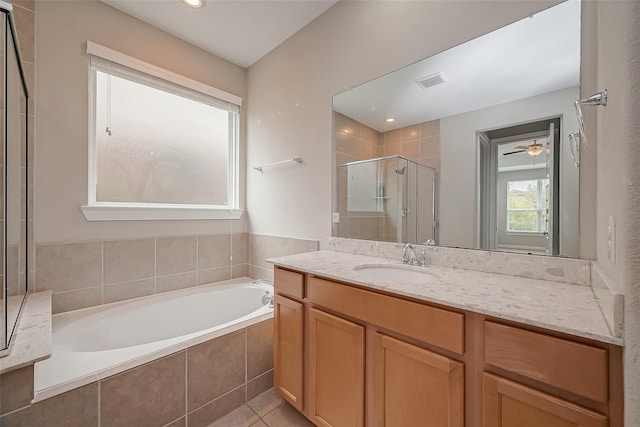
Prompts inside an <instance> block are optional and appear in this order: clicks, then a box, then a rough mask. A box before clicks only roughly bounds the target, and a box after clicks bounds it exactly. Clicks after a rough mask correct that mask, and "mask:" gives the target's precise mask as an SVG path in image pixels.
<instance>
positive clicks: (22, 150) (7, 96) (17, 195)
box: [0, 2, 30, 355]
mask: <svg viewBox="0 0 640 427" xmlns="http://www.w3.org/2000/svg"><path fill="white" fill-rule="evenodd" d="M0 11H2V12H3V13H1V14H0V19H1V21H2V22H1V23H0V25H1V29H0V31H1V33H2V41H3V42H2V44H1V45H0V53H1V55H0V56H1V57H2V64H3V67H2V74H3V80H4V81H3V83H4V84H2V86H1V88H0V90H1V91H2V96H1V97H0V99H1V100H2V104H1V105H2V119H3V120H2V132H0V140H1V141H2V156H1V157H0V159H2V164H1V165H0V168H1V170H2V173H0V177H2V185H1V186H0V189H1V193H2V197H1V198H0V200H1V201H2V209H0V214H1V215H2V218H0V224H1V227H0V230H1V233H2V237H3V238H2V254H3V256H2V272H1V273H2V294H1V297H2V304H0V307H1V310H2V313H1V316H0V319H1V320H0V325H1V332H0V355H2V353H5V354H6V352H7V349H8V347H9V343H10V341H11V337H12V335H13V333H14V330H15V327H16V324H17V321H18V317H19V315H20V310H21V308H22V305H23V303H24V300H25V295H26V294H27V280H28V278H27V272H28V271H29V267H30V266H29V265H28V261H27V253H28V244H27V238H28V235H27V223H28V220H27V218H29V216H28V213H27V209H28V202H27V200H28V194H29V192H28V188H29V186H28V182H27V176H28V158H29V153H28V143H27V137H28V136H27V133H28V128H29V126H28V122H27V120H28V117H29V115H28V93H27V86H26V81H25V79H24V73H23V68H22V63H21V61H20V53H19V48H18V42H17V38H16V32H15V27H14V24H13V19H12V16H11V14H10V12H11V6H10V5H8V4H6V3H4V2H0Z"/></svg>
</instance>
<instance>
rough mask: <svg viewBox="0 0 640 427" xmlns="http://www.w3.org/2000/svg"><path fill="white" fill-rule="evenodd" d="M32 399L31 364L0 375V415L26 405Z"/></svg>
mask: <svg viewBox="0 0 640 427" xmlns="http://www.w3.org/2000/svg"><path fill="white" fill-rule="evenodd" d="M31 399H33V365H29V366H25V367H23V368H19V369H16V370H14V371H9V372H7V373H5V374H2V375H1V376H0V416H1V415H4V414H6V413H9V412H12V411H15V410H16V409H20V408H22V407H24V406H28V405H29V403H31Z"/></svg>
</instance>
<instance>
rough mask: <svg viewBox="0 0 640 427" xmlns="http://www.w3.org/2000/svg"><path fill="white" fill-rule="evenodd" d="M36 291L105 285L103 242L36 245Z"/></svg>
mask: <svg viewBox="0 0 640 427" xmlns="http://www.w3.org/2000/svg"><path fill="white" fill-rule="evenodd" d="M36 269H37V275H36V290H37V291H44V290H49V289H51V290H53V291H66V290H74V289H82V288H91V287H94V286H100V285H102V242H88V243H63V244H50V245H37V247H36Z"/></svg>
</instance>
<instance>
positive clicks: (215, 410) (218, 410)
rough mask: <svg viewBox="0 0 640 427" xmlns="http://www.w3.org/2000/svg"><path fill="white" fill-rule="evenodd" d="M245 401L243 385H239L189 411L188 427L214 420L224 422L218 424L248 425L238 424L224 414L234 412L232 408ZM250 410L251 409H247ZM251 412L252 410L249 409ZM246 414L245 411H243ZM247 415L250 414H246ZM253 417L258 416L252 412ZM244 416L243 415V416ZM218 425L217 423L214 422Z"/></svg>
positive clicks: (201, 425)
mask: <svg viewBox="0 0 640 427" xmlns="http://www.w3.org/2000/svg"><path fill="white" fill-rule="evenodd" d="M244 402H245V387H244V386H242V387H239V388H237V389H235V390H233V391H231V392H230V393H227V394H225V395H224V396H221V397H219V398H218V399H216V400H214V401H213V402H209V403H207V404H205V405H203V406H201V407H199V408H198V409H196V410H195V411H193V412H191V413H190V414H189V415H188V417H189V420H188V421H189V427H205V426H209V425H210V424H211V423H213V422H214V421H216V420H219V421H220V422H223V423H224V424H219V425H220V426H227V427H231V426H237V425H249V424H248V423H245V424H238V423H237V422H238V419H237V418H235V419H234V420H230V419H226V418H225V415H227V414H230V413H232V412H234V410H238V408H240V407H242V406H243V403H244ZM249 411H251V409H249ZM251 412H252V413H253V411H251ZM243 414H246V413H243ZM248 415H249V416H250V415H251V414H248ZM253 415H254V417H255V419H257V418H258V417H257V416H256V415H255V414H253ZM243 418H244V417H243ZM214 425H218V424H214Z"/></svg>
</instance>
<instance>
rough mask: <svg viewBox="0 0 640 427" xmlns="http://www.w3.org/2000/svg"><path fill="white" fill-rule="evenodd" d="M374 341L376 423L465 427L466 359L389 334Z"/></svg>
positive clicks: (390, 425) (429, 426) (380, 425)
mask: <svg viewBox="0 0 640 427" xmlns="http://www.w3.org/2000/svg"><path fill="white" fill-rule="evenodd" d="M374 340H375V341H374V343H373V348H374V352H375V353H374V359H373V363H374V393H375V395H374V402H375V422H374V425H376V426H379V427H382V426H385V427H396V426H428V427H462V426H463V425H464V365H463V364H462V363H460V362H456V361H455V360H451V359H449V358H447V357H444V356H442V355H439V354H436V353H433V352H431V351H428V350H425V349H423V348H420V347H417V346H415V345H412V344H409V343H406V342H404V341H400V340H398V339H395V338H391V337H389V336H386V335H382V334H376V335H375V338H374Z"/></svg>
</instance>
